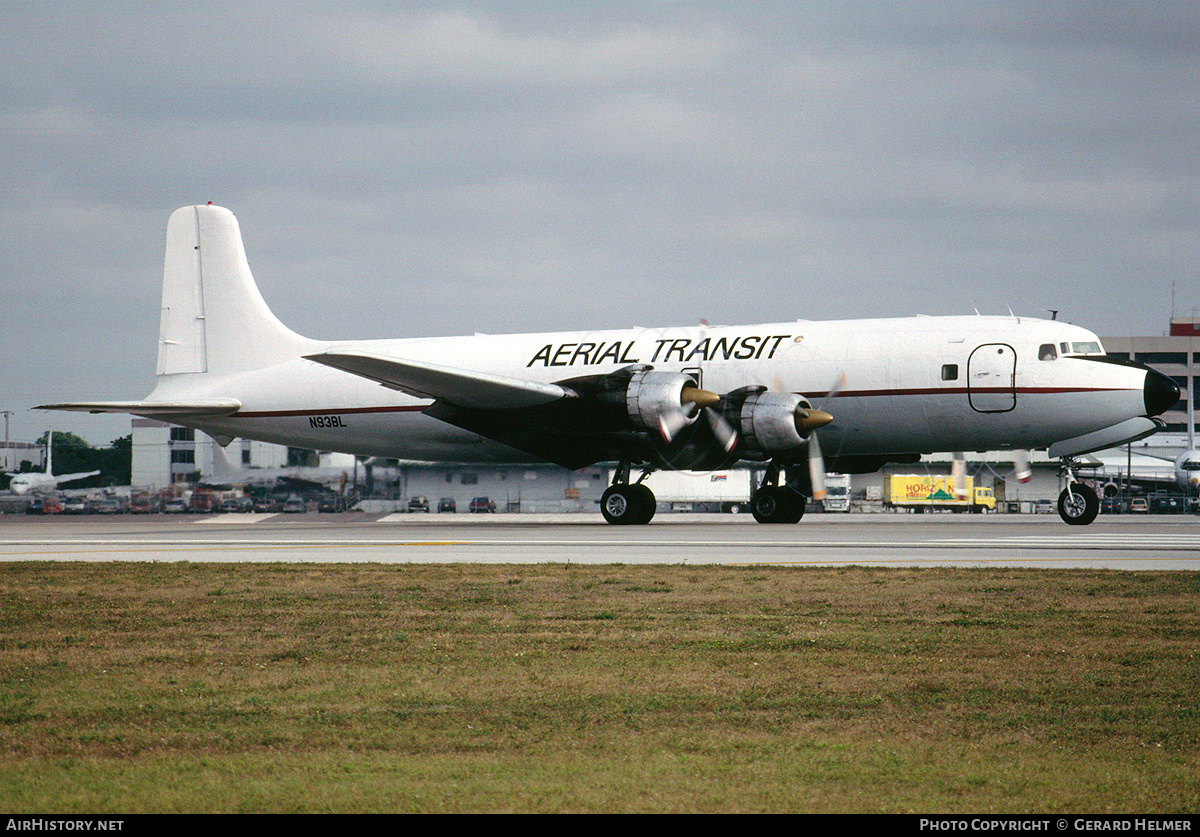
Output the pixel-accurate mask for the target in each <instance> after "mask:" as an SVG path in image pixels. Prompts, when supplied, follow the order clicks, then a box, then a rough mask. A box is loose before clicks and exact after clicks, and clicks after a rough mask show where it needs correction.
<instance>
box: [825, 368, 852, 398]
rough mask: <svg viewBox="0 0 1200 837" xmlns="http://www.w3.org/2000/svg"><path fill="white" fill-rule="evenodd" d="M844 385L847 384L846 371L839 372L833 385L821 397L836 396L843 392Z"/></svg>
mask: <svg viewBox="0 0 1200 837" xmlns="http://www.w3.org/2000/svg"><path fill="white" fill-rule="evenodd" d="M844 386H846V373H845V372H839V373H838V376H837V380H836V381H834V382H833V385H832V386H831V387H829V389H828V390H826V391H825V394H824V395H823V396H821V397H822V398H833V396H835V395H837V394H838V393H839V392H841V390H842V387H844Z"/></svg>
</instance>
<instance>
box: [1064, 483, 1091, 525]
mask: <svg viewBox="0 0 1200 837" xmlns="http://www.w3.org/2000/svg"><path fill="white" fill-rule="evenodd" d="M1099 513H1100V498H1099V497H1097V496H1096V492H1095V491H1093V490H1092V489H1091V488H1089V487H1088V486H1086V485H1083V484H1081V483H1075V485H1073V486H1071V487H1070V488H1066V489H1063V493H1062V494H1059V495H1058V516H1059V517H1061V518H1062V519H1063V521H1064V522H1066V523H1068V524H1070V525H1071V526H1087V525H1088V524H1089V523H1091V522H1092V521H1093V520H1095V519H1096V515H1097V514H1099Z"/></svg>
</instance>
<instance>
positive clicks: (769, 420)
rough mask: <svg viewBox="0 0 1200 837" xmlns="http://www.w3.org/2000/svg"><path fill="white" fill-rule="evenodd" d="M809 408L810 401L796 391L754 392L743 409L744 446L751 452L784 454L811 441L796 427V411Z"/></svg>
mask: <svg viewBox="0 0 1200 837" xmlns="http://www.w3.org/2000/svg"><path fill="white" fill-rule="evenodd" d="M797 408H804V409H805V410H807V409H810V405H809V403H808V401H806V400H805V399H804V398H803V397H802V396H799V395H797V394H796V393H794V392H782V393H780V392H765V391H764V392H755V393H751V394H750V395H748V396H747V397H746V400H745V401H744V402H743V403H742V409H741V414H740V418H741V428H740V429H741V434H742V444H743V445H744V446H745V447H747V448H750V449H752V450H761V451H765V452H767V453H782V452H784V451H790V450H795V449H796V448H798V447H801V446H802V445H804V444H805V443H806V442H807V441H808V434H807V433H805V434H802V433H801V431H800V428H799V426H798V424H797V416H796V409H797Z"/></svg>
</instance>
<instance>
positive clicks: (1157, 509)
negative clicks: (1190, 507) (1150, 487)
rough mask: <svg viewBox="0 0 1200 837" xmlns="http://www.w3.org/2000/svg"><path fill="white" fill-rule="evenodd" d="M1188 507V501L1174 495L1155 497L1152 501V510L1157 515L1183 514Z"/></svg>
mask: <svg viewBox="0 0 1200 837" xmlns="http://www.w3.org/2000/svg"><path fill="white" fill-rule="evenodd" d="M1186 507H1187V501H1186V499H1185V498H1183V497H1175V496H1174V495H1169V496H1166V497H1155V498H1154V499H1153V500H1151V501H1150V510H1151V511H1152V512H1154V513H1155V514H1181V513H1182V512H1183V511H1184V510H1185V509H1186Z"/></svg>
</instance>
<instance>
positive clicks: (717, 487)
mask: <svg viewBox="0 0 1200 837" xmlns="http://www.w3.org/2000/svg"><path fill="white" fill-rule="evenodd" d="M611 480H612V474H611V473H610V474H609V481H610V482H611ZM646 485H647V486H648V487H649V488H650V490H651V491H653V492H654V499H655V500H657V501H658V503H659V506H660V508H661V507H662V505H663V504H669V505H670V507H671V510H672V511H695V512H730V513H735V514H736V513H737V512H744V511H748V510H749V509H750V469H749V468H730V469H728V470H726V471H655V472H654V473H652V474H651V475H650V476H648V477H647V478H646Z"/></svg>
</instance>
